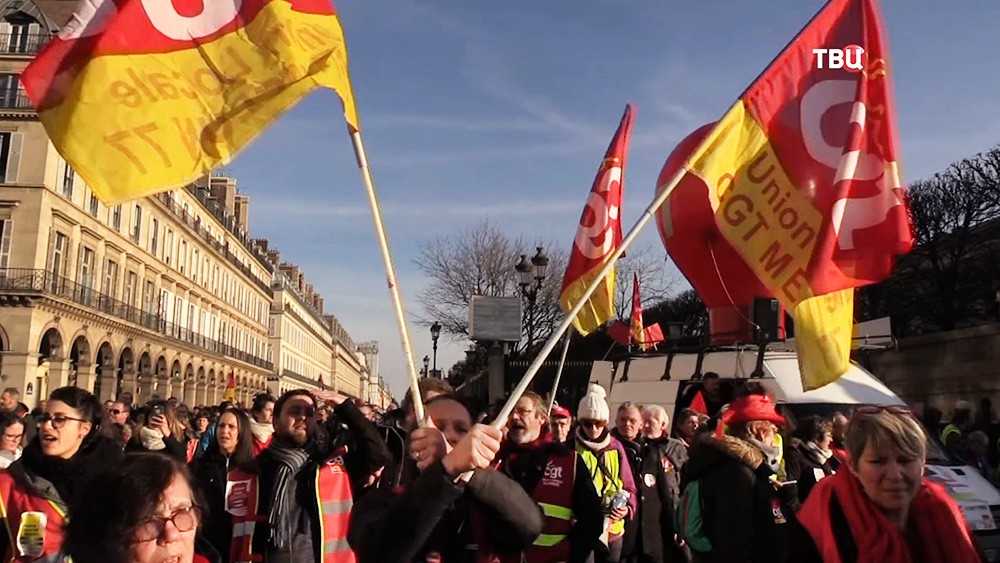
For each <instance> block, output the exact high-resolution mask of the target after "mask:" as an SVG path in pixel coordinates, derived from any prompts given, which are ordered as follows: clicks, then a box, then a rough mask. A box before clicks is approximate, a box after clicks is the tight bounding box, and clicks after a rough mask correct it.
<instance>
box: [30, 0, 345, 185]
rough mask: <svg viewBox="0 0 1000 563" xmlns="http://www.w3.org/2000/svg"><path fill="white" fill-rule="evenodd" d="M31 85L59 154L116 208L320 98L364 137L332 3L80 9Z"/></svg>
mask: <svg viewBox="0 0 1000 563" xmlns="http://www.w3.org/2000/svg"><path fill="white" fill-rule="evenodd" d="M21 82H22V83H23V84H24V88H25V91H26V93H27V95H28V97H29V98H30V99H31V102H32V104H33V105H34V106H35V109H36V110H37V111H38V117H39V118H40V119H41V121H42V124H43V125H44V126H45V130H46V132H47V133H48V135H49V137H50V138H51V139H52V143H53V144H54V145H55V147H56V149H57V150H58V151H59V153H60V154H61V155H62V156H63V157H64V158H65V159H66V161H67V162H69V163H70V164H71V165H72V166H73V168H74V169H76V171H77V172H78V173H79V174H80V176H81V177H82V178H83V179H84V180H85V181H86V182H87V184H88V185H89V186H90V187H91V189H93V191H94V194H95V195H97V196H98V197H99V198H100V199H102V200H103V201H105V202H106V203H117V202H121V201H123V200H127V199H132V198H136V197H140V196H144V195H149V194H152V193H155V192H158V191H164V190H168V189H174V188H178V187H181V186H184V185H186V184H188V183H190V182H192V181H194V180H196V179H197V178H199V177H201V176H203V175H204V174H206V173H207V172H208V171H210V170H211V169H212V168H214V167H216V166H220V165H223V164H226V163H227V162H229V161H231V160H232V159H233V158H234V157H235V155H236V154H237V153H238V152H239V151H240V150H242V149H243V148H244V147H245V146H246V145H247V144H248V143H249V142H250V141H252V140H253V139H254V138H255V137H256V136H257V135H258V134H260V133H261V131H262V130H263V129H264V128H265V127H267V126H268V125H269V124H270V123H271V122H272V121H273V120H274V119H276V118H277V117H278V116H279V115H280V114H281V113H282V112H284V111H285V110H286V109H287V108H288V107H290V106H291V105H292V104H294V103H296V102H297V101H298V100H299V99H300V98H302V96H304V95H305V94H306V93H308V92H309V91H311V90H313V89H314V88H316V87H318V86H325V87H328V88H331V89H333V90H334V91H336V92H337V94H339V95H340V98H341V100H342V102H343V104H344V115H345V117H346V119H347V122H348V124H349V125H350V126H351V127H353V128H355V129H356V128H357V126H358V116H357V113H356V110H355V107H354V95H353V94H352V92H351V82H350V78H349V76H348V71H347V49H346V45H345V43H344V33H343V30H342V29H341V27H340V22H339V20H338V19H337V14H336V12H335V11H334V10H333V7H332V6H331V5H330V3H329V0H213V1H211V2H208V1H204V2H203V1H200V0H174V1H173V2H170V1H152V0H81V1H80V3H79V5H78V6H77V8H76V12H75V13H74V14H73V16H72V18H70V21H69V22H68V23H67V24H66V25H65V26H64V27H63V29H62V30H61V31H60V32H59V35H58V37H56V38H55V39H53V40H52V41H51V42H50V43H49V44H48V45H47V46H46V47H45V49H43V50H42V52H41V53H40V54H39V55H38V57H37V58H35V60H34V61H32V63H31V64H30V65H28V67H27V68H26V69H25V71H24V73H23V74H22V75H21Z"/></svg>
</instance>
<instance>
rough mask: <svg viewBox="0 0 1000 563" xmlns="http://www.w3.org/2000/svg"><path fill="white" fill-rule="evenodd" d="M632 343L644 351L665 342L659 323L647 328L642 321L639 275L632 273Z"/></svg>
mask: <svg viewBox="0 0 1000 563" xmlns="http://www.w3.org/2000/svg"><path fill="white" fill-rule="evenodd" d="M629 335H630V337H631V341H632V342H634V343H635V344H637V345H638V346H639V348H640V349H641V350H643V351H645V350H648V349H649V348H652V347H655V346H656V345H657V344H658V343H660V342H663V331H662V330H661V329H660V324H659V323H653V324H652V325H650V326H648V327H647V326H645V325H644V324H643V320H642V300H641V299H640V297H639V274H637V273H635V272H633V273H632V317H631V321H630V323H629Z"/></svg>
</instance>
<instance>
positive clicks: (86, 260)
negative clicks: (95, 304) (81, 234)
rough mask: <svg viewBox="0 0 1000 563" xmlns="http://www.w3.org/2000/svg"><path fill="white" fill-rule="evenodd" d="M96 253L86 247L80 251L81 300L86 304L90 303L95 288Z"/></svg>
mask: <svg viewBox="0 0 1000 563" xmlns="http://www.w3.org/2000/svg"><path fill="white" fill-rule="evenodd" d="M95 256H96V255H95V254H94V251H93V250H92V249H90V248H87V247H86V246H84V247H82V248H81V250H80V276H79V280H80V290H81V291H80V298H81V300H82V301H83V302H84V303H90V297H91V290H92V289H93V288H94V258H95Z"/></svg>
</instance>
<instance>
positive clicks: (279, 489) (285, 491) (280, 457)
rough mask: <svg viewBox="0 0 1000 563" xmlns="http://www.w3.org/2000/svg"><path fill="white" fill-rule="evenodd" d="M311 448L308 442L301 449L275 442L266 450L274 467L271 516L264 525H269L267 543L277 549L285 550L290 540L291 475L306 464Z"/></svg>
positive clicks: (295, 473)
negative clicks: (276, 467)
mask: <svg viewBox="0 0 1000 563" xmlns="http://www.w3.org/2000/svg"><path fill="white" fill-rule="evenodd" d="M313 450H314V447H313V444H312V443H311V442H310V443H309V444H307V445H306V447H304V448H297V447H289V446H286V445H285V444H284V443H283V442H279V441H278V438H277V437H275V441H274V442H271V445H270V446H269V447H268V448H267V452H268V455H269V456H270V457H271V458H273V459H274V461H275V462H276V463H277V464H278V470H277V473H275V476H274V488H273V489H271V498H273V499H274V503H273V504H272V505H271V514H270V515H269V516H268V523H269V524H270V525H271V544H272V545H273V546H274V547H275V548H277V549H285V548H287V547H288V543H289V541H291V534H290V533H289V531H290V530H291V529H292V525H293V524H294V523H293V522H292V512H291V510H289V507H290V506H291V505H292V504H294V503H295V483H294V481H295V476H296V475H298V473H299V471H302V469H303V468H304V467H305V466H306V464H307V463H308V462H309V457H310V454H311V453H312V452H313Z"/></svg>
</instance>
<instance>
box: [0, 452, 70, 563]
mask: <svg viewBox="0 0 1000 563" xmlns="http://www.w3.org/2000/svg"><path fill="white" fill-rule="evenodd" d="M0 517H2V518H3V519H4V523H5V524H6V528H7V536H8V537H9V538H10V545H9V546H8V548H7V552H6V553H4V555H3V561H4V562H5V563H9V562H11V561H24V562H28V561H32V562H35V563H40V562H44V561H49V560H51V561H55V560H56V559H58V554H59V550H60V549H62V543H63V537H64V533H63V524H64V522H65V520H66V513H65V512H64V511H63V509H62V508H61V507H59V506H58V505H57V504H56V503H55V502H53V501H51V500H47V499H43V498H41V497H39V496H35V495H34V494H32V493H30V492H28V491H27V490H26V489H25V488H24V487H23V486H22V485H20V484H18V483H17V481H15V480H14V477H13V476H11V474H10V473H8V472H7V471H3V472H0Z"/></svg>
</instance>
